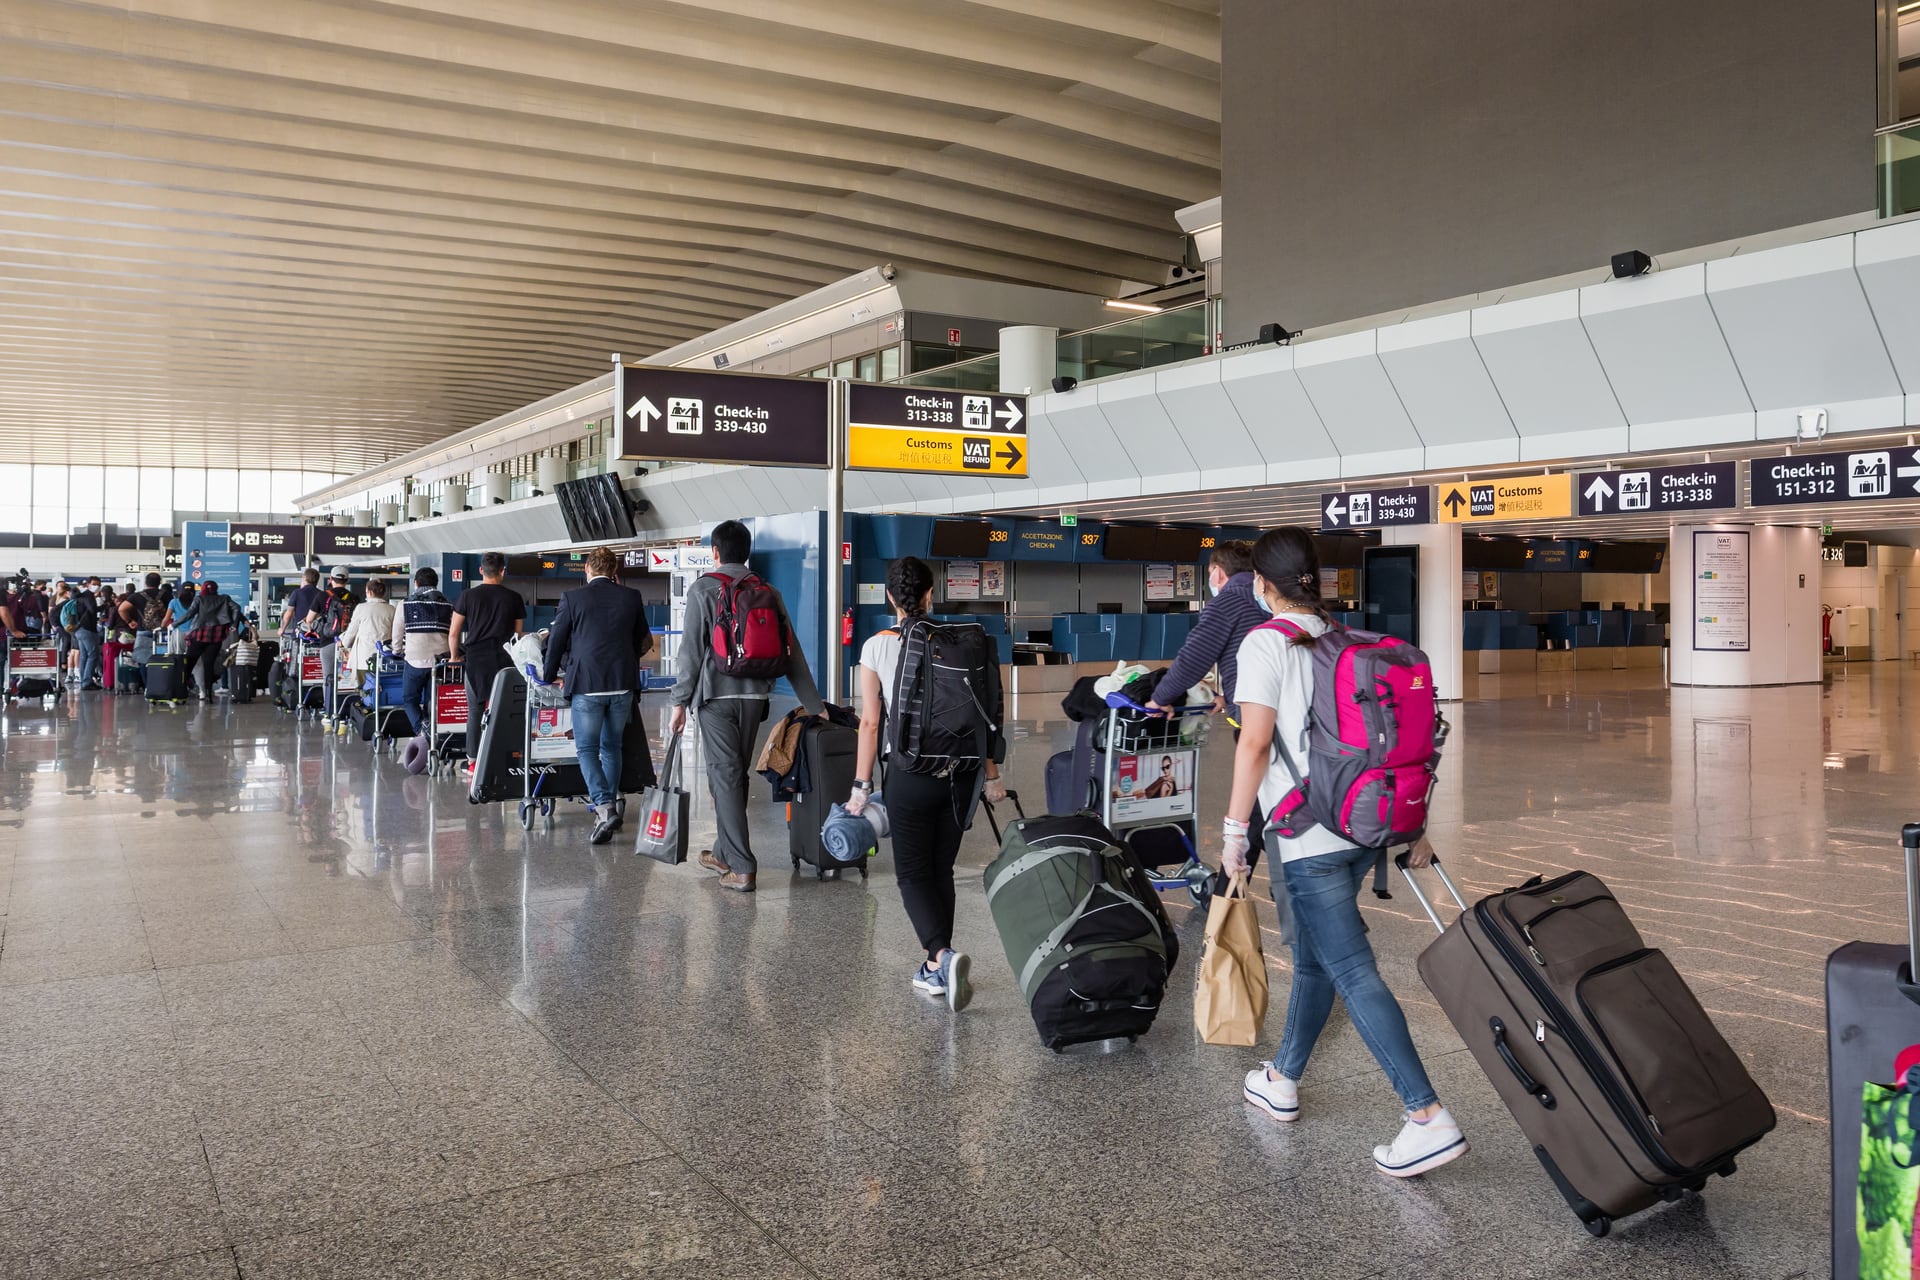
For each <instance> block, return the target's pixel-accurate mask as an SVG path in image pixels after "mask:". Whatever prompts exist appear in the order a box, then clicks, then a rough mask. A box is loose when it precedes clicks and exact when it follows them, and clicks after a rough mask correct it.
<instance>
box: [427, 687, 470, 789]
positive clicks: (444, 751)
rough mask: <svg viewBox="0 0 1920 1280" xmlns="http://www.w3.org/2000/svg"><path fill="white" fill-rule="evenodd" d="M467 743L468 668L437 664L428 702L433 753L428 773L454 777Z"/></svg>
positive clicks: (428, 719) (428, 721)
mask: <svg viewBox="0 0 1920 1280" xmlns="http://www.w3.org/2000/svg"><path fill="white" fill-rule="evenodd" d="M466 743H467V669H466V664H465V663H463V662H447V661H444V660H443V661H440V662H437V663H435V664H434V668H433V688H432V689H431V690H430V691H429V697H428V699H427V745H428V747H429V748H431V750H432V763H431V764H429V765H428V766H427V769H428V772H429V773H431V774H432V775H433V776H434V777H436V778H449V777H452V776H453V771H454V769H455V768H456V767H457V763H458V761H459V759H460V757H461V756H462V755H463V754H465V748H466Z"/></svg>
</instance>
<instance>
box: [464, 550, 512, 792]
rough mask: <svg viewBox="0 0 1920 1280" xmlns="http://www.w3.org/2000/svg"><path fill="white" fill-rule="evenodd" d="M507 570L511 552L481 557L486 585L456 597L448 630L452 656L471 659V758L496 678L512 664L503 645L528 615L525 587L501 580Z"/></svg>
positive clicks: (468, 744)
mask: <svg viewBox="0 0 1920 1280" xmlns="http://www.w3.org/2000/svg"><path fill="white" fill-rule="evenodd" d="M506 574H507V558H506V557H505V556H503V555H501V554H500V553H499V552H498V551H489V552H487V554H485V555H483V556H481V557H480V585H479V586H477V587H468V588H467V589H466V590H465V591H463V592H461V593H460V598H459V599H458V600H455V601H454V602H453V626H452V629H451V630H449V631H448V632H447V645H448V649H449V652H448V654H447V660H448V661H450V662H463V661H464V662H465V663H466V664H467V740H466V751H467V759H468V760H469V761H472V760H473V759H475V758H476V757H477V756H478V755H479V754H480V717H481V715H483V714H484V713H485V712H486V709H487V698H488V696H489V695H490V694H492V692H493V678H494V677H495V676H497V675H498V674H500V672H502V671H504V670H506V669H507V666H508V658H507V653H506V650H505V648H503V646H504V645H505V644H506V643H507V642H508V641H509V640H511V639H513V638H514V637H515V636H517V635H519V634H520V630H521V628H522V627H524V626H526V621H527V602H526V601H524V600H522V599H521V598H520V593H519V592H517V591H514V590H512V589H511V588H509V587H504V586H502V585H500V580H501V579H502V578H504V577H506Z"/></svg>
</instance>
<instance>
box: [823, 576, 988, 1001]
mask: <svg viewBox="0 0 1920 1280" xmlns="http://www.w3.org/2000/svg"><path fill="white" fill-rule="evenodd" d="M932 595H933V570H932V569H930V568H928V567H927V564H926V562H925V561H923V560H919V559H916V558H915V557H913V556H906V557H904V558H902V559H899V560H895V561H894V562H893V563H892V564H891V565H889V566H888V567H887V596H888V597H889V600H890V602H891V603H892V605H893V612H894V618H895V620H896V622H898V623H902V624H904V623H906V622H908V621H910V620H911V619H914V618H923V617H925V616H926V612H927V603H928V601H929V600H930V599H931V598H932ZM900 652H901V639H900V631H899V629H898V627H897V626H896V627H894V628H889V629H888V630H886V631H882V632H880V633H879V634H877V635H875V636H873V637H871V638H870V639H869V640H868V641H867V642H866V644H864V645H862V646H861V649H860V668H859V670H860V754H859V757H858V760H857V762H856V766H855V769H854V777H855V782H854V784H853V794H852V796H851V797H849V798H848V800H847V812H848V813H851V814H854V815H856V816H857V815H858V814H860V813H862V812H864V811H865V809H866V807H867V800H868V799H869V798H870V797H871V796H872V795H873V790H874V787H873V776H874V766H875V765H876V764H877V763H879V760H880V758H881V748H882V746H883V745H885V746H886V747H887V749H888V750H892V749H893V748H894V746H895V745H897V744H892V743H887V744H883V743H882V738H883V737H884V736H885V728H886V724H887V699H888V698H889V697H890V696H892V693H893V690H894V689H895V688H896V687H897V685H898V676H899V670H900ZM999 710H1000V709H999V708H997V707H995V708H992V709H991V712H992V715H993V716H994V718H995V720H996V721H997V720H998V717H999ZM984 772H985V775H986V777H985V781H984V783H983V782H982V780H981V773H982V769H980V768H956V769H952V770H950V771H947V772H941V773H916V772H913V771H911V770H909V769H904V768H896V769H893V770H891V771H890V772H889V773H888V775H887V791H886V794H887V816H888V820H889V822H890V823H891V824H892V828H893V861H894V869H895V873H896V874H897V875H898V877H899V880H900V900H901V901H902V902H903V903H904V904H905V905H906V908H907V916H908V918H909V919H911V920H912V921H913V927H914V931H915V932H916V933H918V934H919V936H920V945H921V946H922V947H924V948H925V949H926V953H927V958H926V959H925V960H924V961H923V962H922V963H921V964H920V965H919V966H918V967H917V968H916V969H915V970H914V974H913V986H914V989H915V990H917V991H924V992H926V993H927V994H928V995H934V996H944V997H945V998H946V1001H947V1007H948V1008H950V1009H952V1010H954V1011H955V1012H958V1011H959V1010H961V1009H964V1008H966V1007H967V1004H968V1002H969V1001H971V1000H972V999H973V985H972V983H970V982H969V981H968V978H967V971H968V968H969V964H970V962H969V960H968V958H967V956H965V955H964V954H962V953H961V952H958V951H956V950H954V948H953V911H954V888H953V865H954V862H955V861H956V860H957V859H958V858H959V856H960V838H961V837H962V836H963V835H965V834H966V830H967V821H968V819H969V818H970V817H971V816H972V812H973V804H974V798H975V796H976V795H981V794H984V795H985V797H986V799H987V801H988V802H989V803H992V804H997V803H999V802H1000V801H1002V800H1005V799H1006V798H1007V789H1006V787H1005V786H1004V785H1002V783H1001V781H1000V767H999V766H998V765H997V764H995V763H994V762H993V761H992V760H991V759H989V760H987V761H986V762H985V768H984ZM983 787H984V791H983V790H982V788H983Z"/></svg>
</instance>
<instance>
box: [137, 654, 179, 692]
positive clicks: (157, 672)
mask: <svg viewBox="0 0 1920 1280" xmlns="http://www.w3.org/2000/svg"><path fill="white" fill-rule="evenodd" d="M141 679H142V681H143V682H144V683H145V685H146V693H147V701H148V702H185V701H186V699H187V659H186V655H185V654H179V653H159V654H155V655H154V656H153V657H152V658H151V659H149V660H148V662H147V669H146V670H145V671H143V672H141Z"/></svg>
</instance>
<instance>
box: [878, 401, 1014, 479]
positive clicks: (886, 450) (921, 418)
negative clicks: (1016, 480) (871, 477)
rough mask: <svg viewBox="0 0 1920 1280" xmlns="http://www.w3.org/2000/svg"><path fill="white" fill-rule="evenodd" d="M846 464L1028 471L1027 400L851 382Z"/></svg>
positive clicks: (963, 472) (952, 471) (962, 472)
mask: <svg viewBox="0 0 1920 1280" xmlns="http://www.w3.org/2000/svg"><path fill="white" fill-rule="evenodd" d="M847 466H848V467H850V468H852V469H854V470H858V471H919V472H933V473H936V474H941V475H956V476H968V475H978V476H986V475H994V476H1024V475H1026V474H1027V398H1026V397H1025V396H1006V395H986V394H984V393H981V392H974V391H941V390H937V389H934V388H929V387H883V386H874V385H872V384H870V383H864V382H856V383H854V384H853V385H852V386H851V387H849V388H848V389H847Z"/></svg>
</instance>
